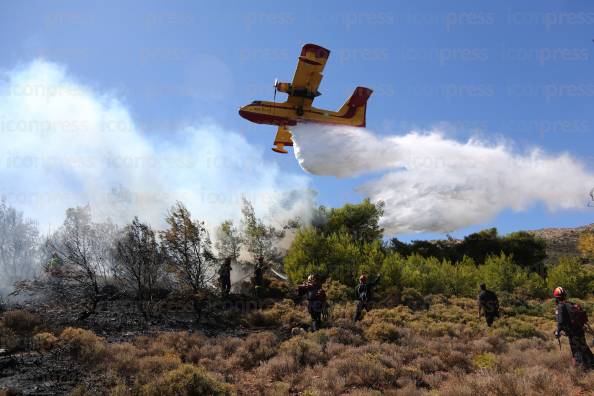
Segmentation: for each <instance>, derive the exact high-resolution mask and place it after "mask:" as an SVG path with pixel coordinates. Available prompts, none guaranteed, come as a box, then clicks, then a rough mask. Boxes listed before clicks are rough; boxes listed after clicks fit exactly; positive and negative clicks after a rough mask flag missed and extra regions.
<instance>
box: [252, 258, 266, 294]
mask: <svg viewBox="0 0 594 396" xmlns="http://www.w3.org/2000/svg"><path fill="white" fill-rule="evenodd" d="M262 286H264V258H263V257H260V258H259V259H258V262H257V263H256V266H255V267H254V289H256V291H257V290H259V289H260V288H262Z"/></svg>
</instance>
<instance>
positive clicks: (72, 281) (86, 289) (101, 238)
mask: <svg viewBox="0 0 594 396" xmlns="http://www.w3.org/2000/svg"><path fill="white" fill-rule="evenodd" d="M114 232H115V226H114V225H113V224H111V223H103V224H99V223H93V222H92V221H91V208H90V206H88V205H87V206H84V207H75V208H69V209H67V210H66V219H65V220H64V223H63V225H62V226H61V227H60V228H59V229H58V230H57V231H56V232H55V233H54V234H53V235H51V236H50V237H49V238H48V239H47V241H46V246H45V251H46V254H51V257H52V258H53V260H50V261H48V262H47V263H46V264H45V265H44V273H45V275H46V279H45V281H46V282H45V283H46V286H47V287H48V288H49V289H50V290H51V291H53V293H54V295H55V296H56V297H59V298H67V299H70V300H75V301H77V300H80V299H83V300H86V301H88V302H89V303H90V309H88V310H87V312H84V313H83V314H82V316H81V317H80V319H82V318H85V317H87V316H89V315H90V314H92V313H94V312H95V309H96V306H97V303H98V302H99V301H100V300H101V298H102V295H101V291H102V288H103V286H104V285H105V284H106V283H107V279H108V276H109V274H110V267H111V257H110V254H109V253H110V245H111V243H112V237H113V233H114ZM57 263H59V265H57Z"/></svg>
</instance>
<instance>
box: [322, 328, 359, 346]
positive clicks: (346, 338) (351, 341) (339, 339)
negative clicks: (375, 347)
mask: <svg viewBox="0 0 594 396" xmlns="http://www.w3.org/2000/svg"><path fill="white" fill-rule="evenodd" d="M360 331H361V329H360V328H356V329H355V331H353V330H352V329H347V328H343V327H331V328H328V329H321V330H318V331H316V332H315V333H313V335H312V337H313V338H314V339H316V340H318V342H320V343H328V342H335V343H338V344H344V345H354V346H358V345H363V343H364V340H363V337H362V336H361V334H360Z"/></svg>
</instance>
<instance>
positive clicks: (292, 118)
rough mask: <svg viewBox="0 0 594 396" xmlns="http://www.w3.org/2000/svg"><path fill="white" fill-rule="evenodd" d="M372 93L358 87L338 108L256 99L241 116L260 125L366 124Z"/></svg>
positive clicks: (245, 107)
mask: <svg viewBox="0 0 594 396" xmlns="http://www.w3.org/2000/svg"><path fill="white" fill-rule="evenodd" d="M371 92H372V91H371V90H370V89H368V88H362V87H359V88H357V89H356V90H355V93H354V94H353V96H351V98H349V100H347V102H346V103H345V104H344V105H343V106H342V108H341V109H340V110H339V111H331V110H324V109H318V108H316V107H313V106H297V105H293V104H291V103H288V102H282V103H275V102H268V101H260V100H257V101H254V102H252V103H250V104H249V105H246V106H243V107H242V108H241V109H240V110H239V115H240V116H242V117H243V118H245V119H246V120H249V121H252V122H255V123H257V124H268V125H278V126H293V125H297V124H298V123H306V122H311V123H319V124H337V125H351V126H357V127H364V126H365V112H366V103H367V99H368V98H369V96H370V95H371Z"/></svg>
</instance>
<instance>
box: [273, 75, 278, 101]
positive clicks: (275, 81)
mask: <svg viewBox="0 0 594 396" xmlns="http://www.w3.org/2000/svg"><path fill="white" fill-rule="evenodd" d="M277 85H278V78H275V79H274V99H273V101H274V102H275V103H276V91H277V88H276V86H277Z"/></svg>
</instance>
